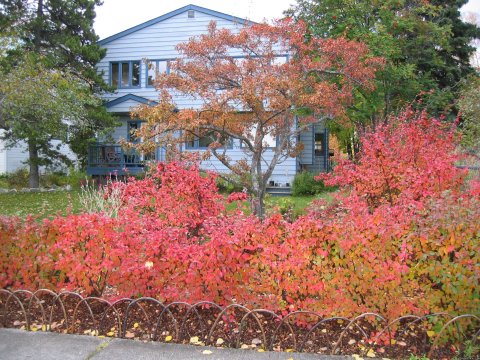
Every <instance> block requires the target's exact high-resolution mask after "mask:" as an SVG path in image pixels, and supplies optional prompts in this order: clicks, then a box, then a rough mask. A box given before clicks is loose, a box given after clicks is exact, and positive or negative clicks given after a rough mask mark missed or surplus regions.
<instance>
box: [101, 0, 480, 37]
mask: <svg viewBox="0 0 480 360" xmlns="http://www.w3.org/2000/svg"><path fill="white" fill-rule="evenodd" d="M295 2H296V1H295V0H174V1H172V0H170V1H169V0H104V2H103V5H102V6H100V7H98V8H97V9H96V10H97V18H96V21H95V26H94V27H95V32H96V33H97V35H98V36H99V37H100V39H104V38H106V37H108V36H110V35H113V34H116V33H118V32H120V31H123V30H126V29H128V28H131V27H133V26H136V25H138V24H141V23H143V22H145V21H148V20H150V19H154V18H156V17H158V16H160V15H163V14H166V13H168V12H170V11H173V10H176V9H178V8H181V7H183V6H185V5H189V4H195V5H198V6H202V7H206V8H208V9H211V10H216V11H220V12H223V13H226V14H229V15H234V16H237V17H240V18H246V19H249V20H253V21H262V20H264V19H266V20H272V19H276V18H280V17H282V13H283V11H284V10H286V9H288V8H289V7H290V5H291V4H295ZM462 10H464V11H470V12H476V13H478V14H479V16H480V0H470V1H469V3H468V4H467V5H466V6H465V7H464V9H462Z"/></svg>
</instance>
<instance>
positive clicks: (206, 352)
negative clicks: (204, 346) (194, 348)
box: [202, 350, 213, 355]
mask: <svg viewBox="0 0 480 360" xmlns="http://www.w3.org/2000/svg"><path fill="white" fill-rule="evenodd" d="M202 354H203V355H211V354H213V353H212V352H211V351H210V350H203V351H202Z"/></svg>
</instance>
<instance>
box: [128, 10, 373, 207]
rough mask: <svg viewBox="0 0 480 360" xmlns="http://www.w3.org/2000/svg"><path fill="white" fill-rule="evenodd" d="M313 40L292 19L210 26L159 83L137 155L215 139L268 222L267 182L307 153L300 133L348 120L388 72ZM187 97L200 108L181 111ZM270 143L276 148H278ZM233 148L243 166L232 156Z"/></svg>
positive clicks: (361, 53)
mask: <svg viewBox="0 0 480 360" xmlns="http://www.w3.org/2000/svg"><path fill="white" fill-rule="evenodd" d="M306 34H307V28H306V25H305V24H304V23H302V22H300V23H293V22H292V21H291V20H289V19H286V20H282V21H278V22H276V23H275V24H274V25H269V24H265V23H263V24H254V25H251V26H247V27H244V28H242V29H241V30H239V31H238V32H234V31H232V30H229V29H217V27H216V24H215V22H212V23H210V24H209V27H208V32H207V33H206V34H204V35H201V36H199V37H195V38H192V39H190V40H189V41H188V42H187V43H184V44H180V45H178V46H177V50H178V52H179V54H180V58H179V59H177V60H175V61H174V62H172V64H171V71H170V72H169V73H168V74H159V75H158V76H157V79H156V88H157V90H159V92H160V95H159V103H158V105H156V106H151V107H150V106H143V107H140V108H138V109H136V111H135V112H134V114H133V115H134V116H136V117H138V118H141V119H143V120H146V126H143V127H142V129H141V130H140V131H139V134H137V135H139V136H142V137H143V138H144V139H145V141H144V142H143V143H142V144H140V145H138V146H139V147H141V148H142V150H144V151H148V150H152V148H153V147H154V146H158V142H159V141H160V142H161V143H163V144H170V148H174V149H177V148H178V146H181V144H185V143H186V142H188V141H191V140H192V138H193V137H194V136H202V137H203V136H208V137H210V141H209V143H210V144H209V146H208V149H207V151H206V154H208V155H207V156H209V155H213V156H214V157H215V158H217V159H218V160H219V161H220V162H221V163H222V164H223V166H225V168H226V169H227V170H228V171H229V173H230V174H233V175H236V176H235V178H236V179H240V180H238V181H240V182H241V185H242V186H244V187H246V188H247V189H248V190H249V191H250V192H251V193H252V194H253V195H254V201H252V210H253V212H254V213H255V214H257V215H259V216H262V215H263V198H264V194H265V188H266V185H267V182H268V179H269V178H270V176H271V175H272V173H273V170H274V168H275V166H276V165H277V164H279V163H281V162H282V161H284V160H286V159H287V158H288V157H294V156H296V155H297V154H298V153H299V152H300V151H301V150H302V145H301V144H300V143H299V142H297V141H296V140H297V138H298V135H299V134H300V132H302V131H304V130H305V129H306V128H307V127H308V126H309V125H311V124H312V123H314V122H318V121H319V120H320V119H325V118H333V117H341V116H343V115H344V109H345V107H346V106H347V105H348V104H349V103H350V102H351V99H352V92H353V90H354V89H355V88H356V87H358V86H361V87H364V88H366V89H371V88H372V79H373V78H374V75H375V70H376V68H377V67H378V66H379V65H380V64H381V60H380V59H378V58H368V57H367V56H366V55H367V48H366V46H365V45H364V44H361V43H358V42H354V41H349V40H346V39H343V38H338V39H319V38H315V37H309V36H306ZM185 97H187V98H189V99H191V100H194V101H195V102H196V104H197V106H196V107H195V108H188V109H186V108H184V109H182V108H180V106H177V104H176V102H175V100H178V99H185ZM267 139H276V147H274V148H271V147H269V145H268V143H267ZM233 142H234V143H235V146H238V147H239V149H241V151H242V152H243V154H244V156H243V158H242V159H238V157H236V159H232V158H231V157H230V156H229V152H228V148H229V147H230V146H227V144H228V145H230V144H232V143H233ZM240 143H241V144H242V145H241V146H240V145H239V144H240ZM172 145H177V146H172Z"/></svg>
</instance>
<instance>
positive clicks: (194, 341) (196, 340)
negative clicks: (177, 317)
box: [190, 336, 199, 344]
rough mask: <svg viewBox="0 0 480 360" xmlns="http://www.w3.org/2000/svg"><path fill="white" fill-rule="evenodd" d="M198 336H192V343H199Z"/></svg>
mask: <svg viewBox="0 0 480 360" xmlns="http://www.w3.org/2000/svg"><path fill="white" fill-rule="evenodd" d="M198 341H199V339H198V336H193V337H191V338H190V344H198Z"/></svg>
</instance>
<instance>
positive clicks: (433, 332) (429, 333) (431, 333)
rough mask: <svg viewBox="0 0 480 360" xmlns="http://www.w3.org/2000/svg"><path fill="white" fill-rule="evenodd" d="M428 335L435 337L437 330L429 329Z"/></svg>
mask: <svg viewBox="0 0 480 360" xmlns="http://www.w3.org/2000/svg"><path fill="white" fill-rule="evenodd" d="M427 335H428V337H433V336H434V335H435V331H432V330H429V331H427Z"/></svg>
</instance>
